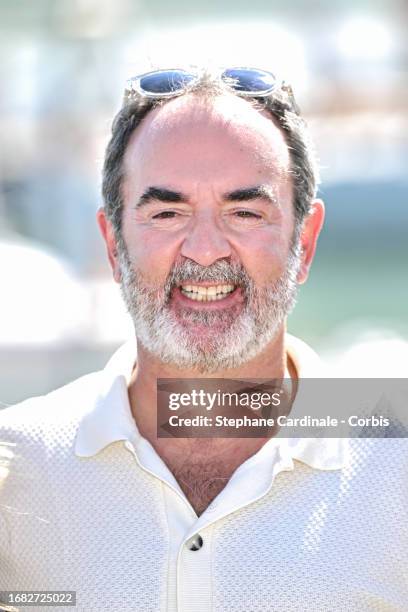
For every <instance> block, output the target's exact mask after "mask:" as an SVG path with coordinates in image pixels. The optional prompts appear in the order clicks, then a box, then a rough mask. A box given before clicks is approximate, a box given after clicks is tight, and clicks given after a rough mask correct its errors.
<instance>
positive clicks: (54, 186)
mask: <svg viewBox="0 0 408 612" xmlns="http://www.w3.org/2000/svg"><path fill="white" fill-rule="evenodd" d="M407 29H408V5H407V3H406V1H405V0H331V1H330V2H327V1H326V2H323V1H319V0H316V1H311V0H308V1H306V0H292V1H291V2H287V1H284V0H252V2H243V1H242V0H224V2H223V3H222V6H221V5H220V4H219V3H217V2H215V1H213V0H206V2H204V0H196V2H194V3H191V2H187V1H186V0H173V2H171V3H167V2H165V0H150V1H149V2H148V1H147V0H115V2H112V1H111V0H36V2H32V1H31V0H13V2H10V1H9V0H1V1H0V31H1V39H0V46H1V48H0V52H1V56H2V62H1V67H0V89H1V96H0V133H1V139H2V146H1V151H0V227H1V229H0V274H1V276H0V277H1V300H0V406H6V405H8V404H11V403H14V402H16V401H18V400H21V399H24V398H26V397H28V396H30V395H33V394H39V393H44V392H46V391H48V390H51V389H53V388H55V387H57V386H59V385H61V384H63V383H65V382H69V381H70V380H72V379H73V378H75V377H76V376H78V375H80V374H83V373H87V372H90V371H92V370H94V369H96V368H99V367H102V366H103V365H104V363H105V362H106V360H107V359H108V357H109V356H110V354H111V353H112V352H113V350H114V349H115V348H116V347H117V346H118V345H119V344H120V343H121V342H122V341H123V339H124V338H126V337H127V335H128V333H129V329H130V323H129V320H128V319H127V316H126V314H125V312H124V308H123V307H122V304H121V300H120V296H119V293H118V290H117V287H116V286H115V285H114V283H113V281H112V280H111V277H110V270H109V267H108V264H107V261H106V258H105V254H104V250H103V246H102V241H101V238H100V237H99V235H98V232H97V228H96V223H95V211H96V209H97V207H98V205H99V204H100V182H101V181H100V170H101V163H102V159H103V153H104V147H105V145H106V143H107V140H108V137H109V130H110V124H111V120H112V117H113V115H114V114H115V112H116V111H117V110H118V108H119V106H120V103H121V96H122V91H123V84H124V81H125V79H126V78H128V77H129V76H132V75H133V74H137V73H139V72H142V71H144V70H149V69H150V68H151V67H156V66H162V67H177V66H183V65H185V64H186V63H188V64H194V63H196V64H199V65H201V64H203V63H204V64H209V65H212V64H215V65H217V64H225V65H230V66H237V65H254V66H257V67H260V68H266V69H272V71H274V72H276V73H277V74H278V75H281V76H284V77H285V79H286V80H289V81H290V82H291V83H292V85H293V88H294V90H295V94H296V97H297V99H298V102H299V104H300V106H301V108H302V111H303V113H304V115H305V116H306V118H307V120H308V122H309V125H310V129H311V131H312V134H313V137H314V141H315V144H316V148H317V151H318V155H319V158H320V162H321V175H322V185H321V190H320V191H321V196H322V197H323V198H324V200H325V202H326V206H327V220H326V227H325V230H324V233H323V235H322V237H321V240H320V243H319V248H318V252H317V255H316V260H315V263H314V266H313V269H312V274H311V277H310V280H309V281H308V283H307V285H305V286H304V287H302V289H301V291H300V296H299V303H298V306H297V308H296V310H295V312H294V314H293V315H292V316H291V317H290V319H289V331H291V332H292V333H294V334H295V335H299V336H300V337H301V338H303V339H304V340H306V341H307V342H309V343H310V344H311V345H312V346H313V347H314V348H315V349H317V350H318V351H320V353H321V354H322V355H323V357H324V358H325V359H327V360H328V362H329V363H331V364H332V365H334V366H335V367H336V368H337V372H338V373H345V374H347V373H349V372H351V374H352V375H353V374H354V375H357V373H358V374H359V375H361V376H406V375H407V372H408V370H407V363H408V317H407V306H408V282H407V280H408V278H407V277H408V274H407V263H408V240H407V230H408V206H407V204H408V178H407V168H408V166H407V159H408V155H407V153H408V117H407V102H408V82H407V77H408V40H407V34H406V33H407Z"/></svg>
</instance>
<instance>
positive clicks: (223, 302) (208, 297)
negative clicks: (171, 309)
mask: <svg viewBox="0 0 408 612" xmlns="http://www.w3.org/2000/svg"><path fill="white" fill-rule="evenodd" d="M171 295H172V303H173V305H174V306H175V307H176V308H178V307H180V308H182V309H186V308H187V309H189V310H196V311H203V310H205V311H207V310H225V309H226V308H228V309H230V308H232V307H237V308H241V307H242V305H243V303H244V293H243V290H242V287H241V286H239V285H233V284H227V283H225V284H224V283H214V282H212V283H210V282H202V283H197V282H195V283H193V282H191V281H186V282H183V283H182V284H181V285H178V286H177V287H175V288H174V289H173V291H172V294H171Z"/></svg>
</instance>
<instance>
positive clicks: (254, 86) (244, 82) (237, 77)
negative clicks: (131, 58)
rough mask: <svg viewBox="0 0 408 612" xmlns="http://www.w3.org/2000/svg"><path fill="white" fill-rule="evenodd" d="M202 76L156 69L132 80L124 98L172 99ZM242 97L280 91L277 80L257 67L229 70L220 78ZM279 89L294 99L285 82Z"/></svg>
mask: <svg viewBox="0 0 408 612" xmlns="http://www.w3.org/2000/svg"><path fill="white" fill-rule="evenodd" d="M199 78H200V76H199V75H198V74H194V73H193V72H189V71H188V70H183V69H170V70H154V71H153V72H146V73H145V74H141V75H139V76H135V77H133V78H131V79H129V80H128V81H127V83H126V89H125V95H127V96H131V95H132V94H134V93H136V94H139V95H141V96H145V97H148V98H170V97H173V96H178V95H181V94H183V93H185V92H186V91H187V90H188V89H189V88H190V87H192V86H193V85H194V84H195V83H196V82H197V81H198V80H199ZM219 78H220V79H221V81H224V82H225V83H226V84H228V85H229V86H230V87H232V89H234V90H235V91H236V92H237V93H238V95H240V96H252V97H257V96H260V97H262V96H268V95H269V94H271V93H272V92H273V91H274V90H275V89H279V85H278V83H277V80H276V77H275V75H274V74H272V72H268V71H266V70H259V69H257V68H226V69H225V70H223V71H222V72H221V74H220V75H219ZM280 89H282V90H284V91H286V92H287V93H288V94H289V96H290V97H291V98H293V94H292V90H291V88H290V86H288V85H285V84H284V83H283V84H281V85H280Z"/></svg>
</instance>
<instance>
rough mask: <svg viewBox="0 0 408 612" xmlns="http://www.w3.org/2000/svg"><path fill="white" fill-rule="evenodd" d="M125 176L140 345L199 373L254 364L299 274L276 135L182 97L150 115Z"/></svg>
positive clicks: (129, 284)
mask: <svg viewBox="0 0 408 612" xmlns="http://www.w3.org/2000/svg"><path fill="white" fill-rule="evenodd" d="M124 170H125V177H124V181H123V202H124V205H123V217H122V238H123V241H122V248H119V252H120V269H121V276H122V293H123V296H124V299H125V301H126V304H127V306H128V309H129V311H130V313H131V315H132V317H133V320H134V323H135V328H136V335H137V337H138V340H139V341H140V342H141V343H142V345H143V346H144V347H145V348H146V349H147V350H149V351H150V352H151V353H153V354H154V355H156V356H157V357H159V358H160V359H161V360H162V361H164V362H169V363H173V364H174V365H176V366H178V367H182V368H191V367H193V368H196V369H197V370H198V371H200V372H207V373H210V372H216V371H217V370H220V369H225V368H231V367H236V366H238V365H240V364H242V363H244V362H246V361H248V360H249V359H251V358H253V357H254V356H255V355H257V354H259V353H260V352H261V351H262V350H264V349H265V348H266V346H267V345H268V343H270V342H271V341H272V340H273V338H274V337H275V336H276V334H277V333H278V332H279V331H280V330H281V329H282V326H283V325H284V320H285V317H286V314H287V313H288V311H289V310H290V309H291V307H292V305H293V303H294V298H295V293H296V277H297V274H298V270H299V264H300V255H299V247H297V245H294V244H293V241H292V238H293V233H294V213H293V189H292V180H291V177H290V158H289V152H288V149H287V146H286V143H285V140H284V136H283V134H282V132H281V131H280V130H279V129H278V128H277V127H276V126H275V124H274V123H273V121H272V120H271V119H270V117H269V116H268V115H266V114H263V113H261V112H259V111H257V110H255V109H254V108H252V107H251V105H250V104H248V102H246V101H245V100H243V99H241V98H238V97H236V96H232V95H231V96H230V95H226V96H222V97H219V98H216V100H214V101H212V102H211V103H209V102H204V101H202V100H201V101H198V100H197V99H195V98H193V97H191V96H183V97H180V98H176V99H173V100H171V101H170V102H168V103H167V104H165V105H164V106H162V107H160V108H157V109H155V110H154V111H152V112H151V113H150V114H149V115H147V117H146V118H145V119H144V121H143V122H142V125H141V126H139V127H138V128H137V130H136V131H135V133H134V134H133V136H132V138H131V141H130V143H129V146H128V148H127V151H126V155H125V160H124Z"/></svg>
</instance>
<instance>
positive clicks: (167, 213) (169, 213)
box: [152, 210, 177, 219]
mask: <svg viewBox="0 0 408 612" xmlns="http://www.w3.org/2000/svg"><path fill="white" fill-rule="evenodd" d="M176 215H177V213H176V212H175V211H174V210H163V211H162V212H160V213H157V214H156V215H153V216H152V219H174V217H175V216H176Z"/></svg>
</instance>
